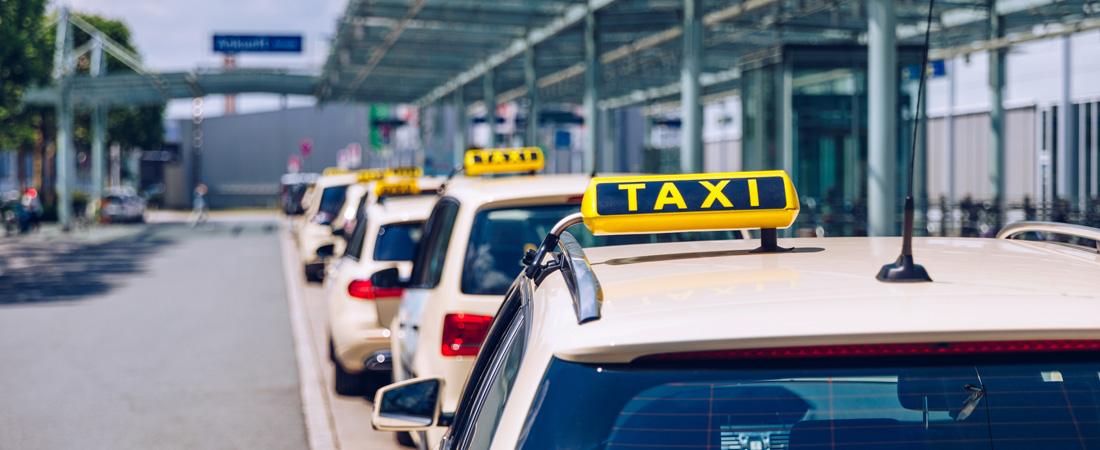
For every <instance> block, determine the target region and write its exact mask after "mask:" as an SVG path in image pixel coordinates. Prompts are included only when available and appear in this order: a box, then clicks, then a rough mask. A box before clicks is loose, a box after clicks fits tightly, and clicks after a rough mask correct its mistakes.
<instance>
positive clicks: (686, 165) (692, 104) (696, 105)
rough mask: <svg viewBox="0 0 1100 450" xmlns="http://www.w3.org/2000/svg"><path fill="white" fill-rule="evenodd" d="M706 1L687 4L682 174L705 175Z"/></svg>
mask: <svg viewBox="0 0 1100 450" xmlns="http://www.w3.org/2000/svg"><path fill="white" fill-rule="evenodd" d="M703 28H704V27H703V1H702V0H684V55H683V59H682V60H681V66H680V111H681V117H682V120H681V125H680V171H681V172H683V173H699V172H702V171H703V105H702V103H701V102H700V100H699V97H700V87H699V74H700V73H701V72H702V70H703Z"/></svg>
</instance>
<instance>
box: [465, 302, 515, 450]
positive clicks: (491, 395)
mask: <svg viewBox="0 0 1100 450" xmlns="http://www.w3.org/2000/svg"><path fill="white" fill-rule="evenodd" d="M523 324H524V313H523V312H522V311H521V312H520V313H519V314H516V315H515V316H514V318H513V319H512V322H511V324H509V326H508V331H507V334H506V335H505V338H504V341H503V343H502V344H501V345H500V346H498V347H497V348H496V351H495V353H493V354H492V356H490V359H489V364H488V370H487V371H486V372H485V375H484V377H482V378H481V379H480V380H479V386H478V388H477V390H476V391H475V392H476V398H475V399H474V401H473V402H472V403H471V408H470V414H471V416H470V419H469V421H468V422H466V429H465V430H464V431H463V432H462V433H461V434H459V435H458V441H459V445H458V448H460V449H474V450H482V449H487V448H489V444H491V443H492V440H493V435H494V434H495V433H496V430H497V425H499V424H500V419H501V415H502V414H504V406H505V405H506V404H507V402H508V394H510V393H511V392H512V386H513V385H514V384H515V382H516V374H517V373H518V372H519V365H520V360H521V358H522V357H523V347H524V343H525V342H526V340H525V339H524V336H523V330H524V329H525V327H524V325H523Z"/></svg>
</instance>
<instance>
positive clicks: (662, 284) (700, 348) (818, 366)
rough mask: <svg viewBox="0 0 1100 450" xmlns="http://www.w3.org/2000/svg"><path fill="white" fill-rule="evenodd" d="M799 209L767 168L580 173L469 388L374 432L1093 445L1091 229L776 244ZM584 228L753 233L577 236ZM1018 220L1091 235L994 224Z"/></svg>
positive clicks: (714, 441) (438, 381)
mask: <svg viewBox="0 0 1100 450" xmlns="http://www.w3.org/2000/svg"><path fill="white" fill-rule="evenodd" d="M798 208H799V206H798V201H797V197H796V195H795V191H794V187H793V186H792V185H791V183H790V181H789V179H788V178H787V176H786V175H785V174H784V173H783V172H780V171H773V172H755V173H748V172H746V173H731V174H702V175H683V176H655V177H633V178H597V179H593V180H592V183H591V184H590V186H589V188H588V190H587V191H586V194H585V198H584V205H583V208H582V212H581V213H579V214H575V215H571V216H568V217H565V218H563V220H562V221H561V222H559V223H558V224H557V225H556V226H554V227H553V230H552V232H551V233H549V234H548V235H547V239H546V241H545V244H544V245H543V246H542V247H540V249H539V251H538V255H539V256H538V257H536V258H530V259H529V261H530V262H531V264H530V265H529V266H528V267H527V268H525V269H524V270H523V271H517V273H518V274H519V276H518V277H516V279H515V282H514V283H513V284H512V285H511V287H510V288H509V291H508V294H507V295H506V297H505V300H504V303H503V305H502V306H501V308H500V310H499V312H498V313H497V316H496V319H495V320H494V322H493V323H492V325H491V327H490V330H489V332H488V334H487V336H486V337H485V339H484V341H483V343H482V350H481V352H480V353H479V355H478V357H477V361H476V363H475V364H474V368H473V371H472V373H471V375H470V379H469V381H468V383H467V384H466V385H465V387H461V386H457V387H456V386H455V385H454V384H453V383H450V382H449V380H446V379H442V378H439V377H437V376H432V377H426V378H419V379H412V380H407V381H404V382H402V383H397V384H394V385H391V386H387V387H385V388H383V389H381V390H379V392H378V394H377V395H376V397H375V403H374V407H375V414H374V418H373V424H374V427H375V428H376V429H379V430H390V431H405V432H411V431H424V430H428V429H431V427H432V426H438V425H444V426H449V428H448V431H447V433H446V435H445V436H444V437H443V438H442V440H439V441H433V442H432V444H433V448H443V449H488V448H492V449H513V448H522V449H544V448H584V449H612V448H616V449H617V448H699V449H703V448H715V449H751V450H767V449H843V450H856V449H880V448H883V449H885V448H889V449H932V448H936V449H941V448H950V449H988V448H995V449H1032V448H1060V449H1068V448H1074V449H1091V448H1100V276H1098V273H1100V254H1098V252H1097V249H1096V247H1095V245H1096V242H1097V241H1100V230H1098V229H1092V228H1085V227H1079V226H1072V225H1065V224H1049V223H1020V224H1015V225H1010V226H1008V227H1006V229H1004V230H1002V233H1001V234H1000V235H999V236H998V239H979V238H932V237H929V238H917V239H913V238H912V237H911V234H910V235H908V236H906V237H904V238H902V239H898V238H890V237H881V238H826V239H783V240H778V239H777V238H776V231H775V229H776V228H785V227H788V226H789V225H790V224H791V223H793V221H794V218H795V216H796V215H797V213H798ZM911 211H912V210H911V209H908V210H907V219H908V218H909V217H911V216H909V215H908V214H910V213H911ZM582 222H583V223H584V224H585V226H586V227H587V228H588V229H589V230H591V231H592V232H594V233H596V234H608V233H663V232H669V231H679V230H685V229H691V230H710V229H725V228H759V229H761V232H760V236H761V242H760V243H759V244H758V243H757V242H754V241H724V242H688V243H664V244H652V245H628V246H620V247H604V248H594V249H589V248H585V246H584V245H583V244H582V243H581V242H579V241H578V239H576V238H575V237H574V236H573V235H572V234H571V231H570V232H566V231H565V230H566V229H568V227H569V226H571V225H574V224H577V223H582ZM1032 231H1035V232H1044V233H1057V234H1061V235H1068V236H1072V238H1071V239H1073V240H1075V242H1084V243H1088V242H1092V247H1082V246H1075V245H1070V244H1067V243H1054V242H1041V241H1024V240H1012V239H1009V238H1011V237H1013V236H1016V235H1021V234H1028V232H1032ZM1090 240H1091V241H1090ZM899 244H902V245H899ZM899 246H900V247H903V250H902V252H901V253H902V256H901V257H900V258H898V262H897V263H894V264H887V265H886V266H883V263H886V262H889V261H891V260H893V259H894V257H895V255H897V254H898V253H897V251H898V249H899ZM914 255H916V258H917V259H919V260H920V262H921V263H922V264H923V265H924V266H923V268H922V267H921V266H919V265H916V264H915V263H914V262H913V261H914ZM925 269H927V271H925ZM933 280H934V281H933ZM455 390H459V391H462V395H461V402H460V403H459V404H458V405H457V409H452V408H451V407H450V406H449V405H448V403H447V401H446V399H447V398H448V397H449V396H452V395H454V393H453V391H455Z"/></svg>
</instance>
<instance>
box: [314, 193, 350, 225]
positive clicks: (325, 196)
mask: <svg viewBox="0 0 1100 450" xmlns="http://www.w3.org/2000/svg"><path fill="white" fill-rule="evenodd" d="M347 191H348V187H347V186H332V187H327V188H325V190H324V191H321V204H320V206H318V208H317V215H318V216H319V217H322V219H321V220H320V222H321V224H322V225H327V224H330V223H332V220H333V219H335V218H336V213H338V212H340V207H341V206H344V197H345V195H347Z"/></svg>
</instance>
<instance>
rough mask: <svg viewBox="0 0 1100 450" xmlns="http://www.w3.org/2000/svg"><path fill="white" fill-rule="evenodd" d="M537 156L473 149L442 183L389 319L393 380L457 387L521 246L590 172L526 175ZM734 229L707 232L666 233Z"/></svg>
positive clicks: (570, 199) (693, 236)
mask: <svg viewBox="0 0 1100 450" xmlns="http://www.w3.org/2000/svg"><path fill="white" fill-rule="evenodd" d="M541 161H543V159H542V152H541V150H539V149H537V148H524V149H491V150H475V151H471V152H470V153H468V155H467V158H466V165H465V169H464V170H465V172H466V173H467V174H472V176H462V177H456V178H454V179H452V180H451V181H450V182H448V183H447V185H446V187H445V188H444V190H443V192H442V194H441V196H440V199H439V201H438V202H437V203H436V205H435V207H434V209H433V211H432V214H431V216H430V217H429V218H428V219H427V221H426V222H425V225H424V237H423V238H422V241H421V245H420V248H419V250H418V254H417V256H416V259H415V261H414V266H413V271H412V275H411V279H410V281H409V283H408V285H407V286H408V289H406V290H405V292H404V295H403V297H402V300H401V306H400V309H399V310H398V313H397V317H396V320H395V321H394V322H393V324H392V325H391V339H392V345H391V352H392V354H393V358H394V362H393V368H394V372H393V373H394V380H395V381H401V380H405V379H410V378H416V377H425V376H431V377H440V378H442V379H444V380H446V382H447V383H448V384H450V385H452V386H456V387H461V386H462V383H463V382H464V381H465V380H466V378H467V377H468V375H469V373H470V369H471V367H473V362H474V357H475V356H477V354H478V350H479V349H480V347H481V342H482V340H483V339H484V338H485V335H486V333H487V332H488V330H489V324H490V322H491V321H492V320H493V315H494V314H495V313H496V312H497V310H498V309H499V308H500V305H501V301H502V299H503V296H504V294H505V293H506V292H507V291H508V287H509V286H510V285H511V284H512V281H513V280H514V279H515V274H516V273H517V271H518V270H520V269H521V268H523V267H524V265H523V256H524V252H525V251H532V252H533V251H534V250H535V249H536V248H537V247H538V245H539V243H541V242H542V240H543V237H544V236H545V235H546V234H547V233H548V232H550V231H551V229H552V228H553V227H554V225H555V224H556V223H557V222H558V221H559V220H560V219H561V217H563V216H566V215H569V214H571V213H574V212H576V211H579V210H580V207H581V203H580V202H581V199H582V198H583V194H584V190H585V188H586V187H587V186H588V183H589V180H590V179H591V177H589V176H587V175H577V174H568V175H537V174H531V173H530V171H533V170H538V169H539V168H541ZM516 172H519V173H516ZM484 174H492V175H490V176H485V175H484ZM501 174H510V176H500V175H501ZM573 232H574V234H575V235H577V236H580V238H581V239H584V240H585V241H586V242H588V243H589V244H590V245H609V244H621V243H631V242H656V241H657V240H659V239H662V238H666V237H669V236H672V235H665V236H656V235H641V236H620V237H615V238H612V239H610V240H609V239H597V238H595V237H593V236H591V235H589V234H588V233H587V232H585V231H584V228H583V227H581V226H576V227H574V228H573ZM738 236H739V234H738V233H735V232H729V231H714V232H704V233H687V234H678V235H675V236H674V237H675V239H678V240H699V239H733V238H737V237H738ZM389 278H390V279H393V280H396V279H397V277H395V276H393V275H391V276H390V277H389ZM401 286H404V285H401ZM459 393H460V391H459V390H458V389H455V390H451V391H448V392H447V393H446V394H445V395H444V397H443V405H444V406H445V407H448V408H452V409H453V408H454V407H455V405H457V403H458V394H459ZM443 431H444V430H443V429H442V428H438V429H434V430H432V431H429V432H428V439H429V440H430V441H434V440H438V437H439V436H441V435H442V432H443ZM401 438H402V439H403V441H405V442H407V441H408V438H407V437H405V436H401Z"/></svg>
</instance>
